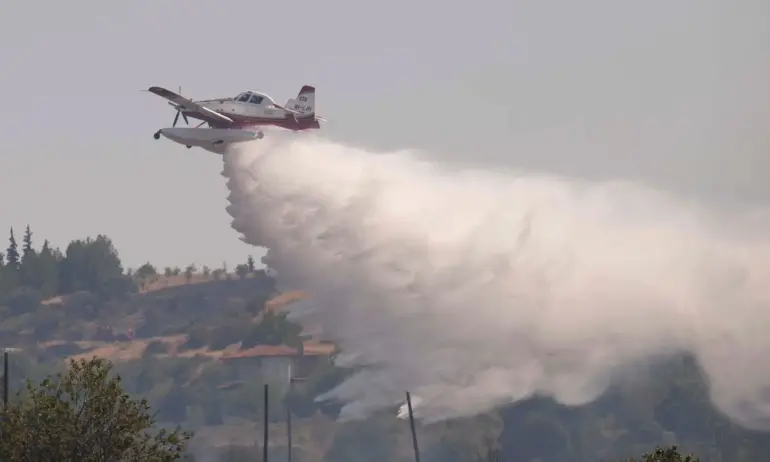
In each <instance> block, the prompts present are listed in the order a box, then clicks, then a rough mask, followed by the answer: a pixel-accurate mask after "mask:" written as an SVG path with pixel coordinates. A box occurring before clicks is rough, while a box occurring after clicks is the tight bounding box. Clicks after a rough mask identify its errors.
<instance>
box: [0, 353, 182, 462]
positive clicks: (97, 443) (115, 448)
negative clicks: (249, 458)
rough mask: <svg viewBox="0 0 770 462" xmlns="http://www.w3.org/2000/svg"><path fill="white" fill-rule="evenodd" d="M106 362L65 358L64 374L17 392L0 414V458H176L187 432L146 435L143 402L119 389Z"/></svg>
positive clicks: (148, 420) (159, 461)
mask: <svg viewBox="0 0 770 462" xmlns="http://www.w3.org/2000/svg"><path fill="white" fill-rule="evenodd" d="M111 369H112V364H111V363H109V362H107V361H105V360H103V359H97V358H94V359H92V360H90V361H86V360H80V361H74V360H71V361H70V363H69V367H68V370H67V371H66V373H64V374H58V375H56V376H55V377H48V378H46V379H45V380H43V381H42V382H41V383H40V384H39V385H37V386H35V385H33V384H32V382H28V384H27V389H26V393H20V394H18V395H17V399H16V400H14V401H13V402H12V403H11V404H10V405H9V407H8V409H6V410H5V411H3V412H2V419H0V431H1V433H2V435H3V438H2V439H0V460H29V461H32V460H34V461H41V462H46V461H51V462H53V461H65V460H78V461H83V462H101V461H125V462H129V461H131V462H134V461H136V462H139V461H154V462H166V461H173V460H179V459H181V458H182V456H183V453H184V448H185V445H186V442H187V441H188V440H189V439H190V438H191V436H192V435H191V434H190V433H187V432H182V431H180V430H179V429H177V430H175V431H173V432H167V431H165V430H160V431H159V432H155V433H154V434H151V433H150V431H151V429H152V427H153V425H154V424H155V419H154V417H153V416H152V415H151V414H150V409H149V406H148V405H147V402H146V401H145V400H134V399H132V398H131V397H130V396H129V395H127V394H126V393H124V391H123V389H122V386H121V381H120V377H118V376H113V377H110V375H111V374H110V371H111Z"/></svg>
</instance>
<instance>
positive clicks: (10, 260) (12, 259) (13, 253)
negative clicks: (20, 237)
mask: <svg viewBox="0 0 770 462" xmlns="http://www.w3.org/2000/svg"><path fill="white" fill-rule="evenodd" d="M5 259H6V262H7V263H6V266H8V267H10V268H11V269H13V270H18V269H19V261H20V260H19V246H18V245H17V244H16V237H15V236H14V235H13V227H12V228H11V236H10V237H9V238H8V250H7V251H6V252H5Z"/></svg>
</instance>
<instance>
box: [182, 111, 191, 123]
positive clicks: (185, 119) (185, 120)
mask: <svg viewBox="0 0 770 462" xmlns="http://www.w3.org/2000/svg"><path fill="white" fill-rule="evenodd" d="M182 118H183V119H184V123H186V124H187V125H190V121H189V120H187V116H186V115H184V114H182Z"/></svg>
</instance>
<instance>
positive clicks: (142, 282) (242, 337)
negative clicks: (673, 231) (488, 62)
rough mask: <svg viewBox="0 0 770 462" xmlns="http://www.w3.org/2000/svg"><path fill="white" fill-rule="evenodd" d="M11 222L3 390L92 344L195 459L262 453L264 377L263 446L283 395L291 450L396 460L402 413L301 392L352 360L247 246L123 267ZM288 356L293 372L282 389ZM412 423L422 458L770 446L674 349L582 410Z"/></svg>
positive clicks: (98, 242)
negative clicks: (299, 315)
mask: <svg viewBox="0 0 770 462" xmlns="http://www.w3.org/2000/svg"><path fill="white" fill-rule="evenodd" d="M26 234H27V236H25V239H24V242H23V245H22V246H21V249H19V248H18V247H16V248H15V247H14V246H15V245H16V244H15V239H10V244H9V247H8V251H7V252H5V255H3V256H2V258H0V263H2V264H0V343H1V344H2V345H3V346H5V347H14V348H17V349H18V351H13V352H11V353H10V359H11V363H10V375H9V379H10V383H11V388H12V390H11V391H12V392H15V391H18V390H20V389H21V388H22V385H23V383H24V381H25V380H26V379H30V380H33V381H34V380H39V379H41V378H42V377H43V376H44V375H46V374H50V373H52V372H55V371H56V370H58V369H60V368H61V367H62V365H63V361H64V360H65V359H67V358H81V357H91V356H94V355H96V356H100V357H105V358H108V359H110V360H112V361H113V362H114V363H115V365H116V370H117V372H118V373H119V374H120V376H121V379H122V383H123V386H124V387H125V389H126V390H127V391H128V392H129V393H131V394H133V395H135V396H141V397H144V398H146V399H147V400H148V401H149V403H150V404H151V406H152V407H153V409H154V410H156V411H157V413H158V414H157V415H158V419H159V422H160V425H162V426H175V425H182V426H183V427H185V428H187V429H191V430H193V431H195V433H196V437H195V438H194V440H193V441H194V448H193V449H194V451H195V454H196V455H197V456H198V457H199V459H200V460H206V461H217V460H222V461H224V460H240V461H248V460H255V461H256V460H261V454H260V453H259V451H255V450H254V448H253V445H254V444H256V443H257V442H258V440H259V435H260V431H261V421H262V417H263V415H264V407H263V405H262V402H261V400H260V398H259V397H260V394H261V390H262V386H263V384H265V383H267V384H269V385H270V390H271V392H270V403H269V408H270V412H269V417H270V421H271V422H272V424H271V428H270V435H271V438H270V441H271V443H270V444H271V448H272V449H271V453H272V454H273V456H274V457H279V458H281V457H284V456H285V450H286V447H285V444H286V443H285V430H286V428H285V415H286V406H287V405H288V406H289V407H290V409H291V411H292V415H294V416H295V421H294V422H295V426H294V441H295V444H296V447H295V461H296V462H304V461H322V460H328V461H334V462H340V461H351V462H352V461H357V460H378V461H401V460H406V459H408V458H409V457H410V454H411V442H410V439H409V438H410V436H409V428H408V424H407V423H406V422H404V421H401V420H397V419H395V418H394V415H395V408H394V409H393V410H392V412H384V413H379V414H377V415H375V416H373V417H371V418H369V419H367V420H366V421H363V422H345V423H341V422H336V419H337V416H338V414H339V409H340V408H339V405H338V404H336V403H323V402H317V401H315V399H314V398H315V397H316V396H317V395H318V394H320V393H322V392H324V391H328V390H330V389H331V388H332V387H334V386H335V385H336V384H338V383H340V382H341V381H342V380H343V379H344V378H345V377H346V376H348V375H349V374H351V373H352V371H347V370H344V369H341V368H339V367H336V366H335V365H334V357H335V354H336V349H335V346H334V345H332V344H331V343H329V342H325V341H324V339H323V338H320V337H314V336H312V335H309V334H308V332H316V331H317V329H316V328H315V326H299V325H296V324H294V323H292V322H289V321H288V320H287V319H286V316H285V308H286V307H287V306H289V305H290V304H291V303H293V302H296V301H298V300H301V299H303V298H304V297H305V294H303V293H301V292H289V293H279V292H278V291H277V290H276V284H275V281H274V280H273V279H272V278H271V276H270V274H269V273H268V272H265V271H260V270H255V269H254V262H253V260H251V259H250V258H247V259H246V262H245V263H242V264H239V265H236V266H235V271H234V272H229V271H226V270H225V268H222V269H218V270H214V271H212V270H210V269H208V268H201V269H197V268H195V267H194V266H192V265H191V266H189V267H187V268H185V269H184V270H182V269H177V268H166V269H164V270H163V271H158V270H156V269H155V268H154V267H153V266H152V265H151V264H149V263H148V264H145V265H143V266H142V267H140V268H138V269H136V270H135V271H130V270H125V269H124V268H123V267H122V265H121V263H120V259H119V257H118V254H117V250H115V248H114V246H113V245H112V243H111V241H110V240H109V238H107V237H106V236H98V237H97V238H95V239H82V240H77V241H73V242H72V243H70V244H69V245H68V246H67V248H66V250H65V251H64V252H62V251H59V250H58V249H53V248H51V246H49V245H48V243H47V242H44V243H43V245H42V246H40V248H37V247H36V246H34V245H33V244H34V243H33V242H32V239H31V232H29V233H26ZM308 302H312V300H308ZM469 316H472V313H471V312H469ZM501 354H503V352H501ZM289 367H291V374H292V376H294V377H298V378H302V379H303V380H302V381H301V382H298V383H297V384H295V385H294V388H293V389H292V390H289V389H288V384H287V379H288V374H289ZM418 431H419V434H420V447H421V451H422V453H423V460H426V461H434V460H435V461H438V460H441V461H442V462H444V461H446V462H467V461H469V460H476V458H477V456H476V454H477V452H478V453H481V452H483V451H484V450H485V448H486V447H487V446H488V445H492V446H493V447H499V448H500V449H501V450H502V451H503V453H504V454H512V455H515V457H517V459H515V460H525V461H534V460H538V461H541V462H587V461H596V460H611V459H614V458H619V457H624V456H627V455H631V454H640V453H642V452H645V451H647V450H650V449H651V448H652V447H654V446H655V445H656V444H663V445H667V444H671V443H678V444H680V445H682V446H683V448H684V449H685V450H687V451H690V450H695V451H697V452H698V453H699V454H701V455H702V456H703V457H704V458H703V460H704V461H705V460H714V461H725V460H729V461H754V460H764V458H763V457H764V456H765V455H766V454H768V453H770V436H769V435H768V434H767V433H762V432H751V431H747V430H745V429H743V428H741V427H739V426H737V425H735V424H734V423H732V422H730V421H729V420H727V419H726V418H725V417H724V416H723V415H721V414H720V413H719V412H717V411H715V410H714V408H713V407H712V405H711V403H710V401H709V397H708V388H707V384H706V383H705V382H704V380H703V379H702V377H701V375H700V371H699V369H698V365H697V363H695V362H694V361H693V360H692V358H687V357H682V358H675V359H672V360H669V361H665V362H661V363H659V364H652V365H649V370H648V374H646V375H645V377H644V378H643V380H642V377H640V378H639V381H638V383H637V382H629V383H621V384H618V385H616V386H615V387H613V388H612V389H611V390H610V392H608V393H607V394H605V395H604V396H602V397H601V398H600V399H599V400H597V401H596V402H594V403H591V404H589V405H586V406H581V407H575V408H568V407H565V406H560V405H557V404H555V403H554V402H553V401H551V400H550V399H548V398H547V397H533V398H532V399H530V400H527V401H524V402H521V403H518V404H516V405H508V406H502V407H501V408H500V409H498V410H497V411H495V412H490V413H485V414H483V415H479V416H477V417H474V418H468V419H456V420H452V421H448V422H441V423H436V424H432V425H418ZM233 445H240V446H243V447H241V448H240V449H238V448H235V447H233ZM244 447H245V448H244Z"/></svg>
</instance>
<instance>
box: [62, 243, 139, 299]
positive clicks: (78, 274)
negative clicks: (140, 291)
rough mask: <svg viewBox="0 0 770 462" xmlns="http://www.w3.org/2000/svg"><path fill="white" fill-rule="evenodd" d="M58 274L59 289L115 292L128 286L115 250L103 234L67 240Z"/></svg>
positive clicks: (67, 291) (64, 290)
mask: <svg viewBox="0 0 770 462" xmlns="http://www.w3.org/2000/svg"><path fill="white" fill-rule="evenodd" d="M59 276H60V285H61V291H62V292H63V293H73V292H77V291H80V290H87V291H91V292H102V293H112V294H115V295H119V294H121V293H124V292H126V291H127V289H128V287H127V286H126V281H125V279H126V276H125V275H124V274H123V266H122V264H121V261H120V257H119V256H118V251H117V250H116V249H115V247H114V246H113V244H112V241H111V240H110V238H108V237H107V236H104V235H99V236H97V237H96V239H91V238H88V239H85V240H76V241H72V242H70V243H69V245H68V246H67V250H66V251H65V257H64V261H63V262H62V264H61V271H60V274H59Z"/></svg>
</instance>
